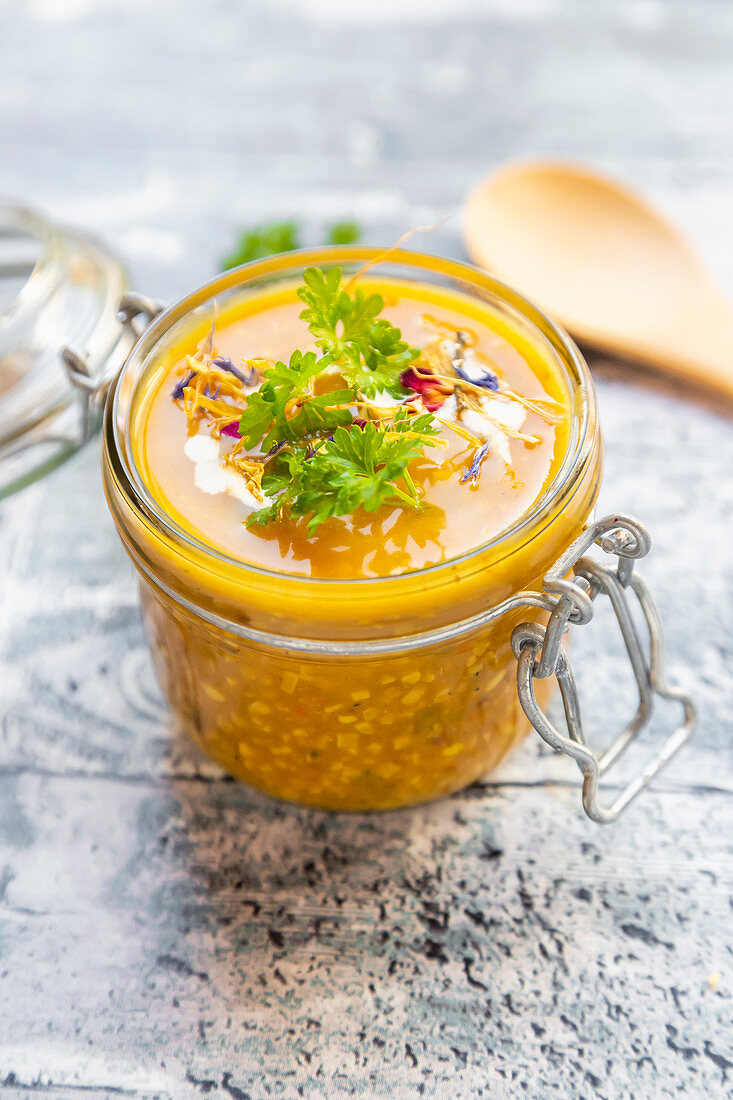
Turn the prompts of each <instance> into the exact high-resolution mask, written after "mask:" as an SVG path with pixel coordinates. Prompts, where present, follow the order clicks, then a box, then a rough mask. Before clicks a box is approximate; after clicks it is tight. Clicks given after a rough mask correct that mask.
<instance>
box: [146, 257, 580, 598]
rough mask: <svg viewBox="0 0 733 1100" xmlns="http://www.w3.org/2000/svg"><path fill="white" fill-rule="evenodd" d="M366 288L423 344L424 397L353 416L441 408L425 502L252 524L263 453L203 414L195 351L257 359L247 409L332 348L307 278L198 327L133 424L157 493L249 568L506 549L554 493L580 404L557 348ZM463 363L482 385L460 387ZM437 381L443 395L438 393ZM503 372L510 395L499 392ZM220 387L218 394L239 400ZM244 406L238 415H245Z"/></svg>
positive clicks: (373, 562) (387, 565)
mask: <svg viewBox="0 0 733 1100" xmlns="http://www.w3.org/2000/svg"><path fill="white" fill-rule="evenodd" d="M360 285H361V286H362V287H363V288H364V290H365V291H366V292H368V293H375V292H376V293H379V294H380V295H381V296H382V297H383V299H384V308H383V312H382V316H383V317H385V318H387V319H388V320H389V321H390V322H391V323H392V324H393V325H395V326H397V327H399V329H400V330H401V332H402V337H403V339H404V340H406V341H408V342H409V344H410V345H413V346H416V347H417V348H419V349H421V358H420V359H419V360H418V367H417V371H416V374H417V377H418V382H416V383H415V386H416V388H415V389H410V387H409V385H408V387H407V389H406V390H405V394H406V396H405V397H402V396H400V397H398V398H395V396H394V395H389V394H377V395H376V396H375V397H374V398H373V407H372V406H370V407H369V408H366V409H365V408H363V407H361V406H360V407H359V408H358V409H354V410H352V412H353V414H354V415H355V416H356V415H359V416H360V417H362V418H364V420H366V419H372V418H373V417H377V418H379V417H380V416H381V417H388V416H390V415H394V412H395V410H396V409H397V408H399V406H400V405H402V404H405V402H407V407H409V409H410V412H411V415H418V414H420V413H425V411H426V409H429V410H430V411H431V412H432V413H433V415H434V417H435V418H436V419H435V421H434V424H435V429H436V430H437V433H438V434H437V436H436V438H435V443H436V444H437V445H436V446H432V447H430V448H426V449H425V452H424V454H423V455H421V456H419V457H417V458H416V459H414V460H413V461H412V462H411V463H410V466H409V476H410V480H411V482H412V483H413V484H414V487H415V489H416V492H417V494H418V495H419V498H420V500H419V504H418V505H417V506H413V505H410V504H409V503H406V502H403V501H402V500H390V501H388V502H385V503H383V504H382V505H380V507H379V508H378V509H377V510H376V511H373V512H367V511H365V510H364V509H363V508H358V509H357V510H356V511H355V512H354V513H353V514H349V515H343V516H333V517H331V518H328V519H327V520H326V521H325V522H323V523H321V524H320V525H319V526H318V527H317V529H315V530H314V531H312V530H311V529H310V528H309V521H308V517H307V516H300V517H293V516H292V515H290V514H289V513H287V512H283V513H282V514H281V515H280V516H278V517H277V518H276V519H275V520H273V521H272V522H268V523H267V524H259V523H256V524H250V525H249V526H248V525H247V520H248V519H249V518H250V517H251V516H252V514H253V512H254V511H256V510H257V509H258V508H259V507H260V506H261V500H260V499H258V497H257V494H256V491H255V492H254V495H253V492H252V491H251V490H252V486H251V484H250V483H248V482H247V480H246V479H245V478H244V477H243V476H242V474H241V472H239V471H238V469H237V467H236V464H234V463H230V462H228V456H229V457H230V458H231V455H232V451H233V449H234V448H238V450H239V453H240V454H243V455H244V456H245V457H247V456H249V457H250V458H251V459H252V461H255V462H259V461H262V459H263V452H261V451H260V450H259V448H258V447H254V448H251V449H246V448H243V444H242V442H241V441H240V440H239V439H238V437H237V433H236V428H235V427H234V424H235V423H236V420H235V421H233V424H232V426H231V427H230V430H231V434H229V433H220V431H219V428H220V426H221V425H220V423H219V425H218V426H217V423H215V422H214V421H212V419H211V417H209V416H208V415H207V414H206V410H205V409H202V408H199V409H198V411H197V412H196V413H195V415H191V413H190V406H191V403H192V401H191V392H192V391H191V389H190V387H189V390H186V394H188V396H181V394H182V390H183V386H182V384H183V383H185V382H186V381H187V379H189V378H190V377H191V374H192V371H191V367H192V361H191V360H190V358H187V356H188V357H190V356H195V355H196V354H197V353H198V357H199V359H202V357H203V359H206V358H207V357H209V358H215V357H218V358H219V359H221V358H222V357H225V358H226V359H228V360H229V361H230V362H231V363H233V364H241V365H242V368H243V369H244V368H247V364H248V363H249V362H250V361H252V360H257V361H258V364H257V369H258V370H259V376H258V377H257V378H256V379H255V383H254V384H253V385H251V386H249V387H246V388H245V391H244V396H243V398H242V401H240V405H242V404H246V400H247V396H248V395H250V394H251V392H254V390H255V389H256V388H257V385H258V384H260V383H261V382H262V380H263V378H264V377H266V370H267V367H268V365H269V364H271V363H274V362H275V361H277V360H284V361H285V362H287V361H288V359H289V357H290V355H291V353H292V352H293V350H294V349H296V348H299V349H301V350H302V351H304V352H305V351H309V350H313V349H315V347H316V345H315V341H314V337H313V336H312V335H311V333H310V332H309V329H308V327H307V325H306V322H305V321H304V320H302V319H301V318H300V316H299V315H300V313H301V311H302V309H303V303H302V302H301V301H300V299H299V298H298V296H297V293H296V291H297V284H295V283H293V284H287V285H285V286H281V287H279V288H278V289H276V290H273V291H267V292H260V293H256V294H251V295H249V296H247V297H241V298H239V299H237V300H235V301H233V302H229V303H227V305H226V308H225V309H224V310H222V311H220V312H219V315H218V317H217V320H216V324H215V328H214V330H213V335H212V334H211V333H207V331H206V329H205V328H203V327H202V326H199V328H198V329H197V328H195V327H193V326H191V327H189V328H188V329H183V330H182V331H180V332H179V334H178V335H177V337H176V340H175V343H174V344H172V345H171V346H170V347H169V348H168V350H167V351H166V352H165V354H164V355H162V356H161V357H159V359H158V360H157V361H156V363H155V364H154V365H153V366H152V367H151V368H150V369H149V373H148V375H147V377H146V382H145V385H144V387H143V389H142V392H141V394H140V396H139V398H138V402H137V408H136V414H135V417H134V419H133V430H132V442H133V453H134V457H135V461H136V463H137V466H138V468H139V471H140V474H141V477H142V479H143V480H144V482H145V483H146V484H147V486H148V489H149V490H150V491H151V492H152V494H153V496H154V497H155V498H156V499H157V501H158V503H159V504H160V505H161V506H162V508H163V509H164V511H165V512H166V513H167V514H168V515H169V516H170V517H171V518H173V519H174V520H175V521H176V522H177V523H178V525H179V526H180V527H182V528H183V529H184V530H185V531H186V532H187V533H188V534H189V535H191V536H193V537H195V538H196V539H198V540H199V541H201V542H203V543H205V544H207V545H209V546H211V547H213V548H215V549H216V550H218V551H220V552H222V553H224V554H226V555H228V556H230V557H232V558H234V559H237V560H239V561H243V562H247V563H251V564H255V565H258V566H261V567H264V568H266V569H270V570H276V571H278V572H285V573H291V574H300V575H306V576H311V577H325V578H358V577H375V576H390V575H395V574H400V573H404V572H408V571H411V570H415V569H419V568H422V567H425V566H430V565H435V564H438V563H440V562H443V561H446V560H448V559H452V558H455V557H458V556H460V555H463V554H465V553H467V552H469V551H471V550H472V549H474V548H476V547H478V546H481V545H482V544H484V543H486V542H488V541H491V540H493V539H495V538H496V537H497V536H499V535H501V534H502V532H504V531H506V530H507V529H508V528H510V527H512V526H513V525H514V524H516V523H517V521H519V520H520V519H521V517H522V516H523V515H525V513H527V512H528V511H529V510H530V509H531V508H532V506H533V505H534V504H535V502H536V501H537V500H538V498H539V497H541V496H542V495H543V494H544V493H545V491H546V490H547V488H548V487H549V485H550V484H551V482H552V481H553V479H554V478H555V476H556V474H557V472H558V470H559V467H560V465H561V463H562V461H563V458H564V456H565V453H566V450H567V446H568V433H569V424H570V408H569V399H568V396H567V393H566V391H565V388H564V384H563V383H562V381H561V379H560V374H559V371H558V369H557V367H556V366H555V364H554V362H553V361H552V360H551V358H550V356H549V352H546V351H545V350H544V349H541V348H540V347H539V346H538V345H537V344H536V343H534V342H533V341H532V340H530V339H529V337H528V336H527V335H526V334H525V333H524V332H522V330H521V329H520V327H519V325H518V324H517V323H515V322H514V321H513V320H512V319H510V318H509V317H508V316H507V315H502V314H499V313H498V312H495V311H493V310H492V309H491V308H489V307H488V306H484V305H482V304H481V303H480V302H477V301H476V300H475V299H473V300H469V299H468V298H467V297H464V296H462V295H460V294H458V293H456V292H452V291H447V290H444V289H439V288H437V287H433V286H430V285H428V284H415V283H408V282H398V281H396V280H395V281H388V280H379V279H375V278H371V277H363V278H362V279H361V280H360ZM202 349H204V350H203V351H202ZM193 365H194V366H195V365H196V363H195V362H194V363H193ZM457 367H458V369H460V371H461V377H462V378H464V379H465V380H466V384H465V385H466V388H465V390H460V389H456V390H455V391H452V390H451V386H452V383H451V381H450V379H451V378H453V373H454V371H455V370H456V369H457ZM247 369H248V368H247ZM431 371H434V372H435V376H436V380H435V384H436V385H437V386H438V390H439V392H437V395H436V393H435V391H434V389H433V390H431V388H430V386H431V385H432V383H431V378H430V375H431ZM336 373H338V372H336ZM491 375H493V376H494V379H495V381H496V387H497V388H495V389H494V388H486V386H485V385H484V382H483V380H484V379H486V378H489V377H490V376H491ZM449 376H450V377H449ZM217 379H218V376H217ZM425 382H427V383H430V385H427V387H426V386H424V385H423V383H425ZM194 385H195V383H194ZM210 385H211V389H212V390H213V391H214V396H216V397H217V398H218V399H219V400H224V401H226V400H227V395H226V394H224V395H223V397H222V394H221V393H220V391H219V389H218V388H215V387H214V384H213V383H210ZM338 385H339V380H338V379H335V380H334V381H333V382H331V381H329V379H325V380H324V379H319V380H317V382H316V391H318V388H319V387H320V388H321V389H322V390H323V389H329V388H331V389H335V388H337V387H338ZM176 387H178V389H176ZM225 388H226V387H225ZM174 391H176V392H177V393H178V394H179V396H178V398H175V397H174V396H172V395H173V393H174ZM204 392H205V393H207V394H208V393H209V392H210V391H209V390H208V389H207V390H206V391H204ZM464 393H465V394H467V395H468V398H469V403H468V404H466V403H465V402H464V400H463V397H462V394H464ZM471 399H472V400H471ZM187 408H188V412H187ZM235 411H236V416H237V418H238V415H239V412H240V411H241V409H240V408H239V407H238V408H237V409H236V410H235ZM232 415H233V416H234V415H235V414H234V413H233V414H232ZM362 422H363V421H362ZM351 430H352V431H358V430H359V429H358V427H352V429H351ZM316 442H317V443H318V444H319V445H320V442H321V441H318V440H316Z"/></svg>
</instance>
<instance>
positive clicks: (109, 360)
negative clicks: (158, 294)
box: [61, 293, 165, 444]
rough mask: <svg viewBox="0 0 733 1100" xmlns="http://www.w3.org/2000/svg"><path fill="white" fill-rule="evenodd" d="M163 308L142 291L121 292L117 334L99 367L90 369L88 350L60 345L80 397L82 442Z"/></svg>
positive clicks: (94, 424) (89, 435)
mask: <svg viewBox="0 0 733 1100" xmlns="http://www.w3.org/2000/svg"><path fill="white" fill-rule="evenodd" d="M164 308H165V307H164V306H163V305H161V303H160V302H156V301H155V300H154V299H153V298H147V297H145V296H144V295H142V294H133V293H128V294H123V296H122V297H121V298H120V302H119V306H118V309H117V319H118V321H119V322H120V331H119V335H118V336H117V339H116V340H115V342H114V344H113V346H112V347H111V348H110V349H109V351H108V352H107V354H106V356H105V365H104V367H103V369H102V370H101V371H96V372H95V371H93V370H92V368H91V365H90V356H89V352H87V351H78V350H77V349H76V348H72V347H68V346H67V347H63V348H62V349H61V361H62V363H63V365H64V369H65V370H66V374H67V376H68V379H69V381H70V382H71V384H72V386H73V387H74V389H75V390H76V391H77V394H78V397H79V405H80V412H81V423H80V435H81V438H80V441H79V442H80V443H81V444H84V443H86V441H87V440H88V439H90V438H91V436H92V435H93V434H94V432H95V430H96V426H97V424H98V421H99V416H100V413H101V411H102V408H103V407H104V402H105V400H106V398H107V394H108V392H109V390H110V388H111V386H112V383H113V382H114V380H115V378H116V377H117V375H118V373H119V370H120V367H121V366H122V364H123V363H124V362H125V359H126V358H127V356H128V354H129V353H130V351H131V349H132V347H133V346H134V344H135V343H136V342H137V340H138V339H139V337H140V336H141V335H142V333H143V331H144V330H145V329H146V328H147V326H148V325H149V324H150V322H151V321H152V320H154V319H155V317H157V316H158V314H159V313H161V312H162V310H163V309H164Z"/></svg>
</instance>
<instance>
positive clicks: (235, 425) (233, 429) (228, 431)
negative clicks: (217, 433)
mask: <svg viewBox="0 0 733 1100" xmlns="http://www.w3.org/2000/svg"><path fill="white" fill-rule="evenodd" d="M221 434H222V435H230V436H231V437H232V438H233V439H241V438H242V433H241V432H240V430H239V421H238V420H232V422H231V424H225V425H224V427H223V428H222V429H221Z"/></svg>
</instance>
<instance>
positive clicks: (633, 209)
mask: <svg viewBox="0 0 733 1100" xmlns="http://www.w3.org/2000/svg"><path fill="white" fill-rule="evenodd" d="M464 235H465V243H466V248H467V250H468V253H469V255H470V256H471V259H472V260H473V261H474V262H475V263H477V264H478V265H479V266H481V267H485V268H489V269H491V270H492V271H493V272H495V273H496V274H497V275H498V276H499V277H500V278H502V279H505V280H506V282H508V283H510V284H512V285H514V286H516V287H517V288H518V289H519V290H522V291H523V292H524V293H525V294H527V296H528V297H530V298H532V299H534V300H535V301H536V302H538V304H539V305H541V306H542V307H543V308H544V309H545V310H546V311H547V312H548V313H549V314H551V315H552V316H553V317H555V318H556V319H557V320H558V321H560V323H561V324H563V325H564V326H565V327H566V328H567V329H568V330H569V331H570V332H571V333H572V335H573V336H574V337H575V338H576V339H577V340H578V341H580V342H581V343H584V344H587V345H590V346H592V347H594V348H597V349H598V350H601V351H604V352H607V353H610V354H611V355H614V356H617V357H621V358H624V359H635V360H638V361H641V362H643V363H646V364H648V365H651V366H654V367H656V368H659V369H662V370H664V371H666V372H669V373H671V374H674V375H675V376H677V377H678V378H684V379H686V380H689V381H692V382H695V383H696V384H702V385H705V386H707V387H714V388H715V389H717V390H718V391H723V392H724V393H725V394H726V395H727V396H728V397H731V398H733V309H732V308H731V306H730V304H729V303H728V302H727V301H726V299H725V297H724V295H723V294H722V292H721V291H720V289H719V288H718V287H717V286H716V284H715V282H714V280H713V279H712V277H711V276H710V275H709V273H708V272H707V271H706V270H705V268H704V267H703V265H702V263H701V262H700V260H699V259H698V257H697V255H696V254H695V252H694V251H693V249H692V248H691V247H690V245H689V244H688V243H687V241H686V240H685V239H684V238H683V237H682V236H681V235H680V234H679V233H678V232H677V230H676V229H674V228H673V227H672V226H671V225H670V224H669V223H668V222H667V221H666V220H665V219H664V218H663V217H661V215H659V214H658V213H657V212H656V211H655V210H653V209H652V208H651V207H650V206H648V205H647V204H646V203H645V202H644V200H643V199H642V198H640V197H639V196H637V195H636V194H634V193H633V192H632V191H629V190H627V189H626V188H625V187H622V186H621V185H620V184H618V183H616V182H615V181H613V180H611V179H608V178H606V177H604V176H601V175H599V174H597V173H595V172H592V171H590V170H589V169H586V168H581V167H578V166H575V165H572V164H566V163H562V162H558V161H536V162H531V163H526V164H518V165H513V166H510V167H508V168H504V169H501V170H499V171H498V172H496V173H495V174H493V175H491V176H489V177H488V179H486V180H484V182H483V183H481V184H480V185H479V186H478V187H477V188H476V189H475V190H474V191H473V193H472V194H471V195H470V196H469V198H468V200H467V203H466V208H465V216H464Z"/></svg>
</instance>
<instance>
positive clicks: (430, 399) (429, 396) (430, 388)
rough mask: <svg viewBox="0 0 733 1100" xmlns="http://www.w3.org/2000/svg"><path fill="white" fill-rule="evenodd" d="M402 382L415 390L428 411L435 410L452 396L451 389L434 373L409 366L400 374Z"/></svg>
mask: <svg viewBox="0 0 733 1100" xmlns="http://www.w3.org/2000/svg"><path fill="white" fill-rule="evenodd" d="M400 383H401V384H402V386H403V387H404V389H406V390H413V391H414V392H415V393H417V394H419V395H420V397H421V398H422V402H423V405H424V406H425V408H426V409H427V410H428V412H435V410H436V409H439V408H440V406H441V405H442V404H443V402H444V401H445V399H446V397H450V394H451V389H450V388H449V387H448V386H447V385H446V383H445V382H442V381H441V380H440V378H436V376H435V375H434V374H428V373H422V372H418V371H417V370H416V369H415V368H414V367H409V368H408V369H407V370H404V371H403V372H402V374H401V375H400Z"/></svg>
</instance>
